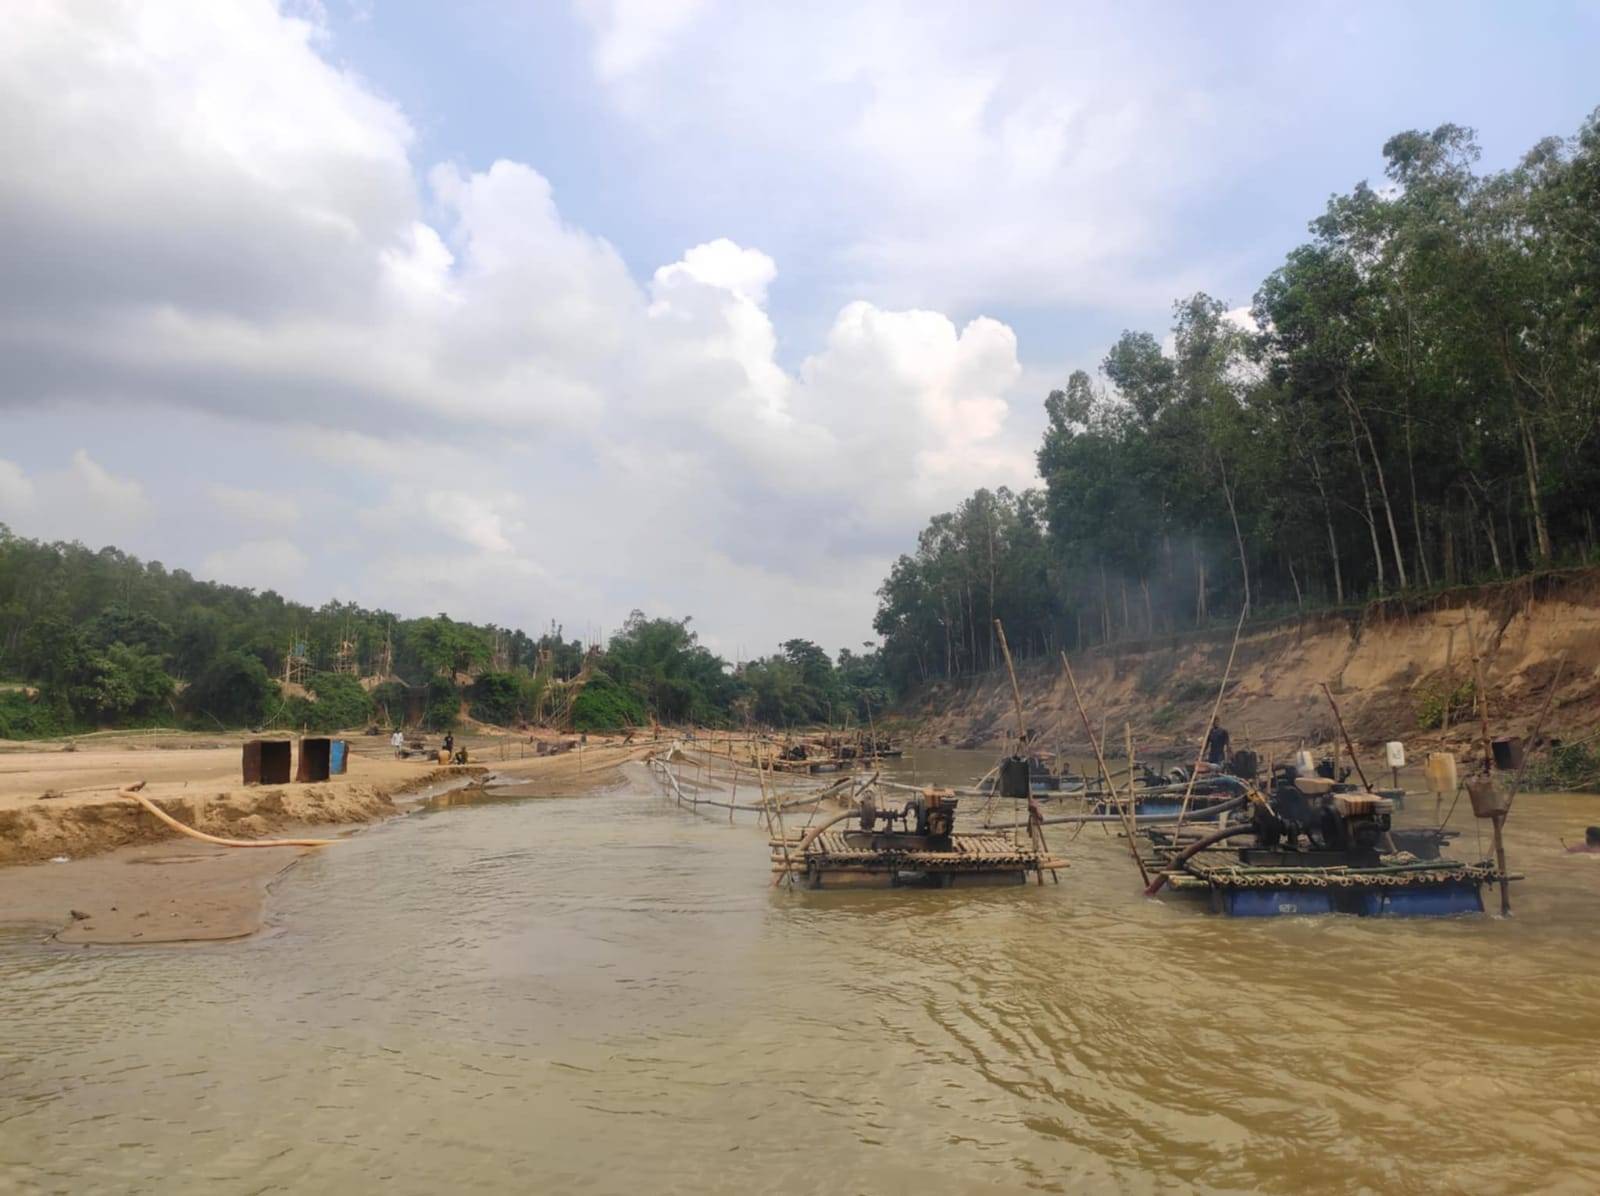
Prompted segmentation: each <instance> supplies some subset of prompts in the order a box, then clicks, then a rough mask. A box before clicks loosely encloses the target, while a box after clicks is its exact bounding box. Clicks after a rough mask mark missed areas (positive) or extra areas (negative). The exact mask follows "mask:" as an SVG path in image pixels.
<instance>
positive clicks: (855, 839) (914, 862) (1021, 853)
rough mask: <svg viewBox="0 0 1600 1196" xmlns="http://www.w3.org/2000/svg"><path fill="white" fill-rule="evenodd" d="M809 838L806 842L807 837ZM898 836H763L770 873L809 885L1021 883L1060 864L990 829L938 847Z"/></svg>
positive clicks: (847, 832) (951, 838)
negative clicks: (906, 843) (913, 845)
mask: <svg viewBox="0 0 1600 1196" xmlns="http://www.w3.org/2000/svg"><path fill="white" fill-rule="evenodd" d="M808 839H809V841H808ZM897 839H903V836H899V835H885V834H883V833H881V832H872V831H862V830H839V831H832V830H825V831H823V832H821V833H820V834H815V835H809V834H807V833H804V832H801V831H795V832H793V833H790V834H786V835H784V836H782V837H778V838H772V839H769V840H768V845H769V846H770V847H771V848H772V871H773V873H774V874H775V875H776V876H778V877H779V878H780V879H781V878H783V877H791V878H792V879H793V882H794V883H797V884H800V885H802V886H803V887H805V888H811V889H836V888H903V887H919V888H951V887H954V886H961V887H964V888H966V887H975V886H979V885H1007V884H1023V883H1025V882H1026V881H1027V880H1028V878H1029V877H1030V876H1033V877H1035V878H1036V879H1041V880H1042V874H1043V873H1044V872H1053V871H1055V870H1056V869H1058V868H1065V867H1066V866H1067V862H1066V861H1065V860H1062V859H1057V858H1055V857H1054V856H1053V855H1051V854H1050V853H1048V852H1046V851H1040V850H1037V849H1035V848H1033V847H1030V846H1023V845H1021V844H1018V843H1017V842H1016V841H1015V840H1013V839H1012V838H1011V837H1010V836H1008V835H1004V834H999V833H995V832H988V833H982V832H979V833H958V834H954V835H951V836H949V837H948V839H947V840H945V841H944V842H945V843H946V844H947V845H948V846H947V847H944V848H942V849H937V850H930V849H925V848H924V849H917V848H908V847H905V846H901V845H899V844H896V843H894V842H893V841H894V840H897Z"/></svg>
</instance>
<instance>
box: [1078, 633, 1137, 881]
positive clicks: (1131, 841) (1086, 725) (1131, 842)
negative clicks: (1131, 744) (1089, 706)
mask: <svg viewBox="0 0 1600 1196" xmlns="http://www.w3.org/2000/svg"><path fill="white" fill-rule="evenodd" d="M1061 667H1062V668H1063V669H1065V670H1066V673H1067V684H1068V685H1070V686H1071V687H1072V701H1073V703H1074V704H1075V705H1076V706H1077V707H1078V717H1079V718H1080V719H1082V720H1083V730H1084V733H1085V734H1086V735H1088V736H1089V746H1090V747H1091V748H1093V749H1094V759H1095V763H1096V764H1098V765H1099V766H1100V776H1101V777H1102V778H1103V779H1104V780H1105V783H1106V789H1107V790H1108V791H1110V792H1112V793H1115V790H1114V789H1113V787H1112V784H1111V773H1110V770H1109V769H1107V768H1106V758H1105V756H1104V754H1103V753H1102V752H1101V751H1100V741H1099V740H1098V739H1096V738H1095V737H1094V727H1093V726H1092V725H1091V724H1090V722H1089V712H1088V711H1087V710H1085V709H1084V706H1083V695H1082V694H1081V693H1079V692H1078V679H1077V678H1076V677H1074V676H1073V675H1072V662H1071V661H1069V660H1068V659H1067V653H1066V649H1064V648H1063V649H1062V651H1061ZM1119 809H1120V805H1119ZM1124 814H1125V812H1124ZM1123 822H1124V824H1125V829H1126V830H1127V832H1128V851H1129V852H1130V853H1131V854H1132V855H1133V862H1134V864H1135V865H1137V866H1138V869H1139V879H1141V880H1142V881H1144V883H1145V884H1146V885H1147V886H1148V885H1149V883H1150V874H1149V872H1147V871H1146V870H1145V866H1144V860H1142V859H1141V858H1140V857H1139V843H1138V840H1137V839H1136V838H1135V832H1134V827H1133V826H1132V825H1128V824H1127V818H1126V816H1124V819H1123Z"/></svg>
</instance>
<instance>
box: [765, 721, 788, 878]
mask: <svg viewBox="0 0 1600 1196" xmlns="http://www.w3.org/2000/svg"><path fill="white" fill-rule="evenodd" d="M762 755H763V753H762V751H761V745H760V744H757V745H756V762H757V764H759V763H760V762H761V757H762ZM763 775H764V774H763ZM761 800H762V801H766V800H767V786H766V781H765V780H763V781H762V784H761ZM774 819H776V822H777V828H778V829H777V834H778V838H780V839H782V840H784V842H785V843H786V844H787V842H788V839H789V832H788V831H786V830H784V829H783V805H782V803H781V802H778V801H776V800H774V801H773V803H772V813H771V814H769V815H768V816H767V833H768V834H771V833H772V827H773V822H774ZM783 865H784V871H783V875H784V876H785V877H787V878H788V880H789V885H790V887H791V888H792V887H793V886H794V873H793V872H792V871H790V866H789V848H788V847H787V846H785V847H784V849H783ZM780 879H781V878H780V877H777V876H774V877H773V878H772V887H773V888H777V887H778V881H779V880H780Z"/></svg>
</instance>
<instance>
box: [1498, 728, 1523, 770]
mask: <svg viewBox="0 0 1600 1196" xmlns="http://www.w3.org/2000/svg"><path fill="white" fill-rule="evenodd" d="M1490 747H1491V748H1493V749H1494V766H1495V767H1496V768H1498V769H1499V770H1500V771H1501V772H1516V770H1517V769H1519V768H1521V767H1522V740H1521V739H1519V738H1517V737H1516V736H1514V735H1505V736H1501V737H1500V738H1499V739H1496V740H1495V741H1494V742H1493V743H1492V744H1490Z"/></svg>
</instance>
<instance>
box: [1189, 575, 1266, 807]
mask: <svg viewBox="0 0 1600 1196" xmlns="http://www.w3.org/2000/svg"><path fill="white" fill-rule="evenodd" d="M1249 613H1250V604H1249V603H1248V602H1246V603H1245V604H1244V605H1243V606H1242V607H1240V608H1239V623H1238V625H1237V626H1236V627H1235V628H1234V629H1233V646H1232V647H1231V648H1229V649H1228V663H1227V665H1226V667H1224V668H1223V670H1222V684H1221V685H1219V686H1217V700H1216V701H1215V702H1213V703H1212V704H1211V717H1210V718H1208V719H1206V722H1205V726H1203V727H1201V728H1200V749H1199V750H1198V751H1197V752H1195V754H1194V767H1193V768H1191V769H1190V770H1189V783H1188V784H1187V785H1186V786H1184V790H1183V800H1182V801H1181V802H1179V803H1178V824H1179V825H1180V826H1181V825H1182V824H1183V820H1184V818H1185V817H1186V816H1187V815H1188V813H1189V799H1190V798H1191V797H1193V796H1194V779H1195V777H1197V776H1199V775H1200V763H1201V761H1203V760H1204V759H1205V758H1206V739H1207V738H1208V737H1209V736H1210V734H1211V724H1212V723H1214V722H1216V721H1217V714H1218V713H1219V712H1220V711H1221V710H1222V699H1223V698H1224V697H1225V696H1226V695H1227V693H1228V680H1229V678H1231V677H1232V676H1233V658H1234V655H1235V653H1237V652H1238V651H1239V636H1240V635H1242V634H1243V633H1244V620H1245V616H1246V615H1248V614H1249Z"/></svg>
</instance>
